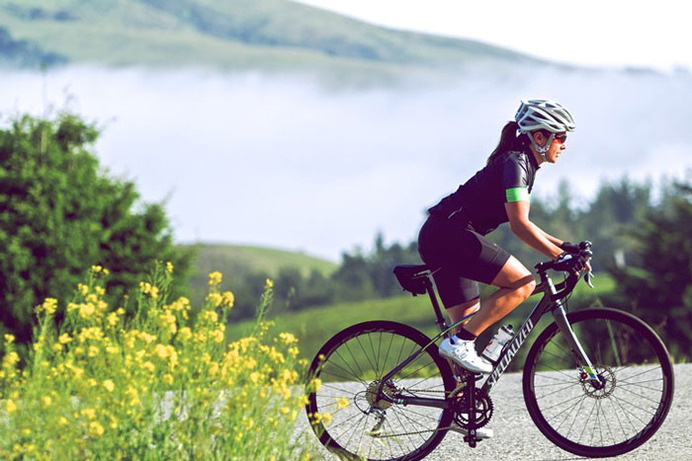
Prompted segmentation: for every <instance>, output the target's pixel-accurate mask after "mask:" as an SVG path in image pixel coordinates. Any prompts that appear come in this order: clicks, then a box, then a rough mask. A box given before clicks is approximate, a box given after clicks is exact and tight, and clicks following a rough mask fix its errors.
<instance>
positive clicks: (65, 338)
mask: <svg viewBox="0 0 692 461" xmlns="http://www.w3.org/2000/svg"><path fill="white" fill-rule="evenodd" d="M58 341H59V342H60V344H67V343H69V342H70V341H72V338H71V337H70V335H69V334H67V333H63V334H61V335H60V337H59V338H58Z"/></svg>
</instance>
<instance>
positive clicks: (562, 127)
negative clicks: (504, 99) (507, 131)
mask: <svg viewBox="0 0 692 461" xmlns="http://www.w3.org/2000/svg"><path fill="white" fill-rule="evenodd" d="M514 119H515V120H516V121H517V124H518V125H519V131H520V132H521V133H523V134H527V135H529V138H530V139H531V142H532V143H533V145H534V147H535V148H536V150H537V151H538V152H539V153H541V154H545V153H546V152H547V151H548V149H549V148H550V144H551V143H552V142H553V138H554V137H555V133H565V132H567V131H574V118H573V117H572V114H570V113H569V111H568V110H567V109H565V107H563V106H562V104H560V103H558V102H555V101H551V100H549V99H531V100H529V101H524V100H522V101H521V105H520V106H519V110H517V114H516V115H515V116H514ZM535 130H547V131H549V132H550V133H552V134H551V136H550V138H549V139H548V142H547V143H546V144H545V146H543V147H541V146H539V145H538V144H536V141H535V140H534V139H533V136H531V135H530V134H529V133H530V132H532V131H535Z"/></svg>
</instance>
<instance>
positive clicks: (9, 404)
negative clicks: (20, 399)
mask: <svg viewBox="0 0 692 461" xmlns="http://www.w3.org/2000/svg"><path fill="white" fill-rule="evenodd" d="M5 410H6V411H7V412H8V413H14V412H15V411H17V405H16V404H15V403H14V401H13V400H12V399H7V400H5Z"/></svg>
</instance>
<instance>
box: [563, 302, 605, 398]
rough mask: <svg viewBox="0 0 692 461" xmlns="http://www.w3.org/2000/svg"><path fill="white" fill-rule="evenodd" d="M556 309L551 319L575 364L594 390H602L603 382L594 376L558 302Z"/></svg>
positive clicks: (589, 363) (586, 357)
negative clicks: (563, 338) (553, 319)
mask: <svg viewBox="0 0 692 461" xmlns="http://www.w3.org/2000/svg"><path fill="white" fill-rule="evenodd" d="M556 304H557V305H556V307H555V308H554V309H553V317H554V318H555V323H556V324H557V326H558V328H559V329H560V331H561V332H562V334H563V335H564V337H565V339H566V340H567V346H568V347H569V349H570V351H571V352H572V356H573V357H574V359H575V360H576V361H577V364H578V365H579V366H580V367H581V369H582V370H583V371H584V372H585V373H586V374H587V375H588V377H589V380H590V383H591V385H592V386H593V387H594V388H595V389H602V388H603V386H604V380H603V379H602V378H601V377H599V376H598V375H596V371H595V370H594V367H593V363H592V362H591V360H590V359H589V356H588V355H586V352H584V348H583V347H582V346H581V344H580V343H579V339H578V338H577V336H576V335H575V334H574V330H573V329H572V326H571V325H570V323H569V321H568V320H567V314H566V312H565V309H564V307H563V305H562V303H561V302H560V301H559V300H558V301H557V303H556Z"/></svg>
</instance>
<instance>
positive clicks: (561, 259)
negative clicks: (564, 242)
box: [553, 251, 590, 275]
mask: <svg viewBox="0 0 692 461" xmlns="http://www.w3.org/2000/svg"><path fill="white" fill-rule="evenodd" d="M587 266H588V261H586V260H585V259H584V258H583V257H581V256H580V255H573V254H569V253H568V252H566V251H565V252H563V253H562V254H560V256H558V257H557V259H556V260H555V264H553V269H555V270H556V271H564V272H569V273H571V274H574V275H578V274H579V273H580V272H581V271H583V270H584V269H585V268H586V267H587ZM589 269H590V266H589Z"/></svg>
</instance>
